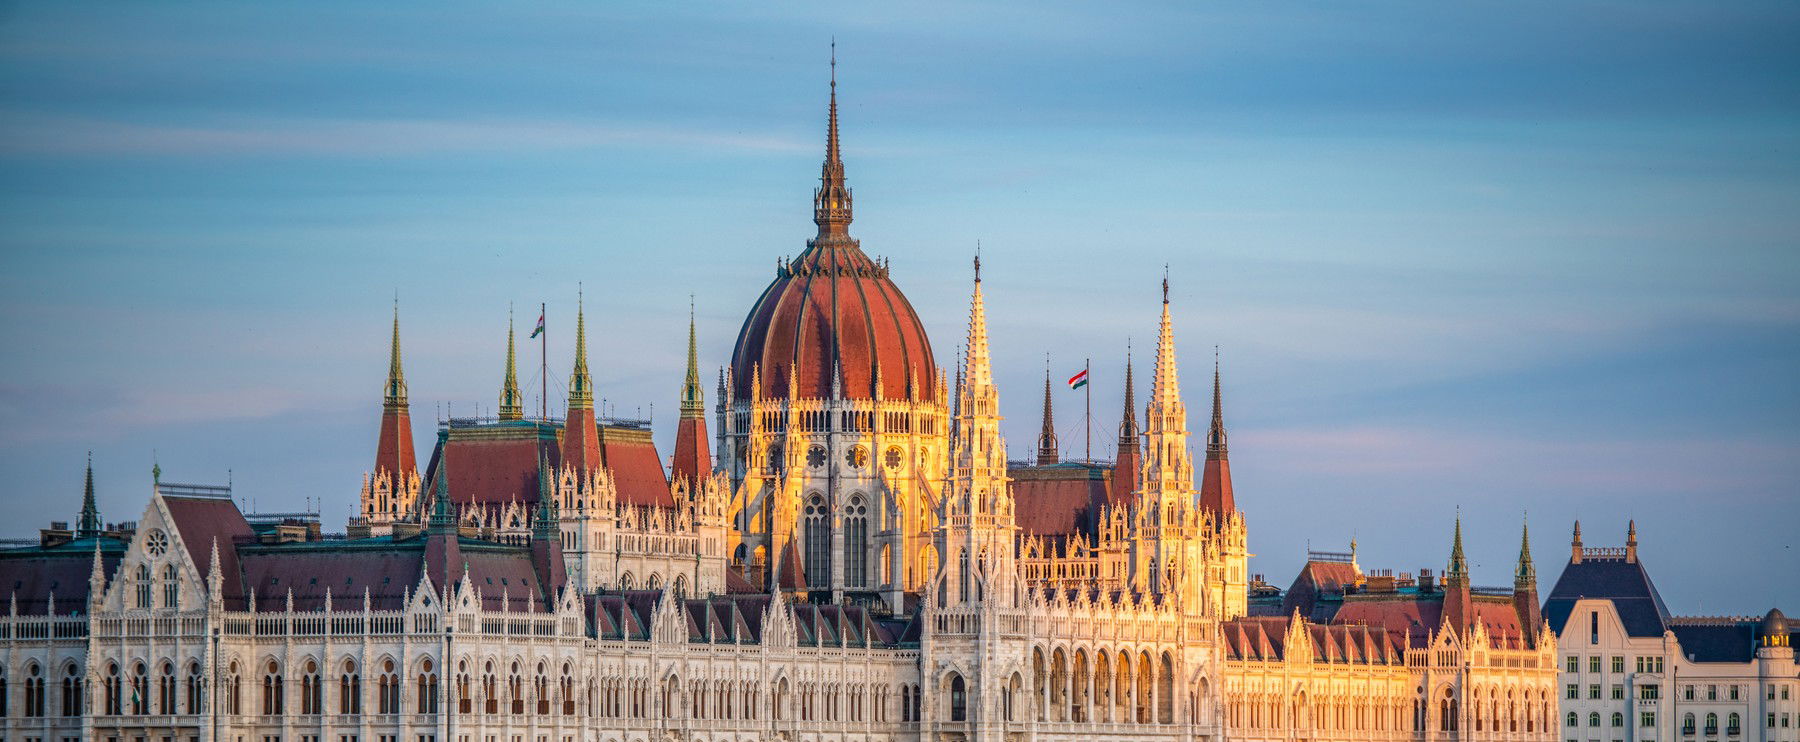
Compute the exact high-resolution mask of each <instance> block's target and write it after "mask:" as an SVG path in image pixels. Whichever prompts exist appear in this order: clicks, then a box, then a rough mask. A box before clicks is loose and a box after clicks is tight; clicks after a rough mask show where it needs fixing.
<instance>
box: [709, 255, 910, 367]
mask: <svg viewBox="0 0 1800 742" xmlns="http://www.w3.org/2000/svg"><path fill="white" fill-rule="evenodd" d="M818 243H819V241H818V240H815V241H814V244H813V245H812V246H810V247H808V248H807V250H806V252H804V253H801V255H800V257H799V258H796V259H795V260H794V262H792V263H790V264H788V265H787V266H784V267H783V268H782V269H781V271H780V273H778V274H777V275H776V277H775V281H774V282H773V283H771V284H769V288H768V289H767V290H765V291H763V294H762V297H761V298H760V299H758V300H757V302H756V307H755V308H754V309H751V310H750V316H749V317H747V318H746V319H745V320H744V328H743V330H742V331H741V332H740V333H739V334H738V341H737V347H736V349H735V351H734V352H733V354H732V360H731V372H732V377H733V380H734V382H735V390H734V391H735V393H736V394H737V395H738V396H740V397H744V396H752V392H751V389H750V382H751V374H752V373H753V371H754V369H753V366H757V365H760V367H761V368H760V372H761V374H762V388H761V389H760V390H757V392H756V394H755V396H762V397H771V396H772V397H785V396H788V394H790V393H794V394H797V395H798V396H800V397H812V398H823V397H830V396H831V386H832V384H831V369H832V366H833V360H834V358H835V360H836V362H837V363H836V365H837V366H838V367H839V368H840V369H841V373H842V375H843V388H842V393H843V396H844V397H846V398H849V399H870V398H872V397H874V393H875V377H876V369H877V368H880V369H881V371H880V376H881V396H882V397H884V398H887V399H903V398H905V397H906V395H907V383H908V380H909V379H910V380H912V381H913V382H914V383H916V384H917V385H918V388H919V392H920V394H921V396H923V395H926V394H929V393H930V392H931V390H932V388H933V386H932V385H933V382H934V380H935V376H934V374H935V373H936V371H935V369H936V366H935V365H934V364H933V362H932V358H931V341H930V339H928V338H927V337H926V335H925V328H924V326H922V325H921V324H920V323H919V315H918V314H917V313H916V312H914V311H913V308H912V305H911V304H910V303H908V302H907V301H906V296H905V295H904V294H901V293H900V289H899V288H898V287H896V286H895V285H894V282H893V281H891V280H889V279H888V271H887V268H886V267H885V266H881V265H878V264H876V263H875V261H873V260H870V259H869V257H868V256H866V255H864V254H863V252H862V250H861V249H859V248H857V246H856V244H855V243H854V242H850V243H849V244H847V245H843V246H824V245H820V244H818ZM790 373H792V375H793V381H794V384H795V386H796V388H795V389H793V390H790V389H789V388H788V386H789V374H790Z"/></svg>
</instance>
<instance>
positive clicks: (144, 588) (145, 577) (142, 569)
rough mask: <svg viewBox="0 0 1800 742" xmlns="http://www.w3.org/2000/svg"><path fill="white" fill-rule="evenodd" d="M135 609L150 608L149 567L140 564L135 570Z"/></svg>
mask: <svg viewBox="0 0 1800 742" xmlns="http://www.w3.org/2000/svg"><path fill="white" fill-rule="evenodd" d="M137 607H139V608H149V607H150V565H148V564H140V565H138V568H137Z"/></svg>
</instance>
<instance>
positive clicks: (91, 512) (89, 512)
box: [75, 451, 100, 539]
mask: <svg viewBox="0 0 1800 742" xmlns="http://www.w3.org/2000/svg"><path fill="white" fill-rule="evenodd" d="M98 535H100V508H99V507H97V506H96V505H95V504H94V452H93V451H89V452H88V459H87V483H86V484H85V485H84V486H83V487H82V491H81V518H80V519H79V520H78V521H76V524H75V538H78V539H79V538H93V537H95V536H98Z"/></svg>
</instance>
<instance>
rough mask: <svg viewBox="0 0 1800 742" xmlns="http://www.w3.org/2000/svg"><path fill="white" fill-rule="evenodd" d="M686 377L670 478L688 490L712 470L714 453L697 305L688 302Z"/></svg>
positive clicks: (676, 428)
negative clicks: (697, 334) (696, 323)
mask: <svg viewBox="0 0 1800 742" xmlns="http://www.w3.org/2000/svg"><path fill="white" fill-rule="evenodd" d="M687 352H688V354H687V378H686V379H684V380H683V381H682V384H681V419H680V420H679V421H678V422H677V423H676V426H675V455H674V460H673V461H671V462H670V466H669V470H670V472H669V473H670V475H671V476H670V479H671V480H675V481H685V482H687V486H688V488H689V491H692V490H693V489H694V488H697V487H698V486H699V484H700V480H702V479H705V478H706V477H707V475H708V474H710V473H711V472H712V452H711V451H709V450H707V440H706V397H705V392H703V391H702V390H701V388H700V356H699V349H698V344H697V342H696V341H695V336H694V308H693V305H691V304H690V305H688V347H687Z"/></svg>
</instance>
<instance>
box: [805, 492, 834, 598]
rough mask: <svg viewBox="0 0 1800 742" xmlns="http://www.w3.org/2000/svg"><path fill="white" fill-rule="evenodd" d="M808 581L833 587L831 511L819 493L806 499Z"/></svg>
mask: <svg viewBox="0 0 1800 742" xmlns="http://www.w3.org/2000/svg"><path fill="white" fill-rule="evenodd" d="M805 518H806V581H807V583H809V584H810V585H811V586H812V587H816V588H828V587H831V513H830V510H829V509H828V508H826V507H825V498H823V497H820V496H819V495H818V494H816V493H815V494H814V495H812V497H810V498H808V499H807V501H806V515H805Z"/></svg>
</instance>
